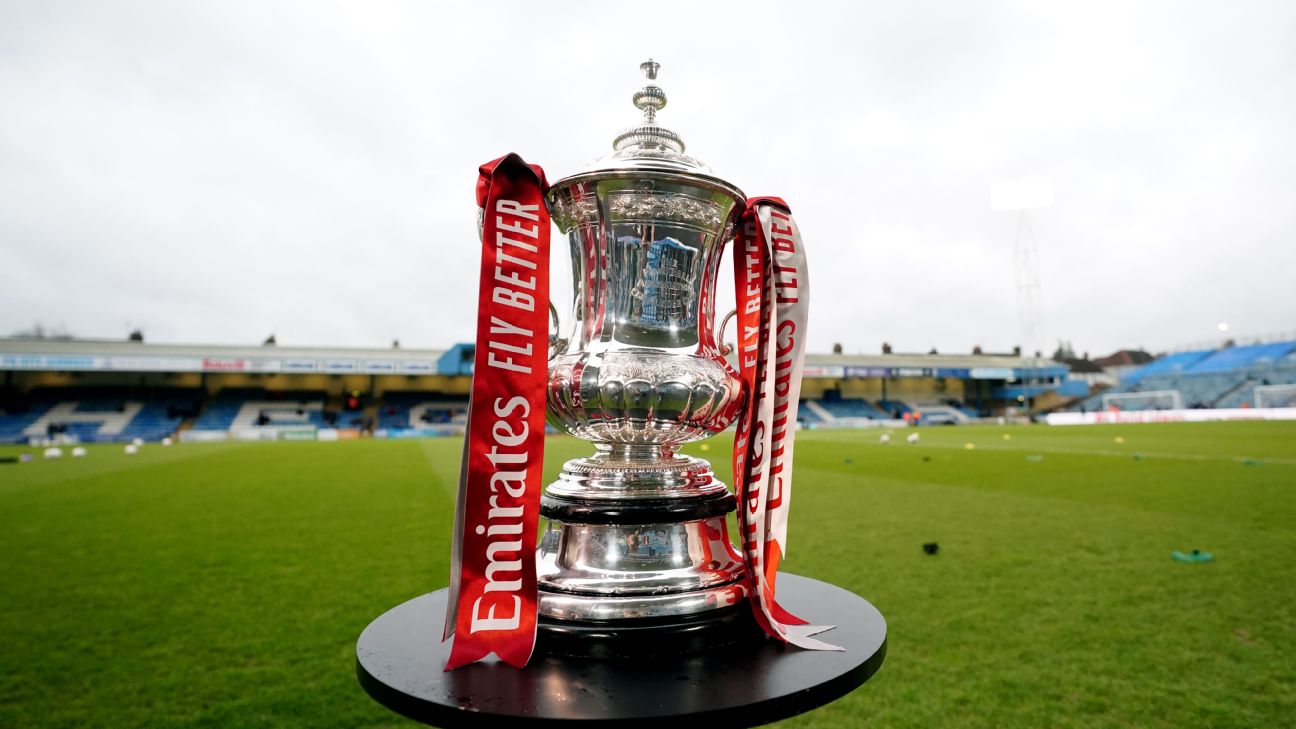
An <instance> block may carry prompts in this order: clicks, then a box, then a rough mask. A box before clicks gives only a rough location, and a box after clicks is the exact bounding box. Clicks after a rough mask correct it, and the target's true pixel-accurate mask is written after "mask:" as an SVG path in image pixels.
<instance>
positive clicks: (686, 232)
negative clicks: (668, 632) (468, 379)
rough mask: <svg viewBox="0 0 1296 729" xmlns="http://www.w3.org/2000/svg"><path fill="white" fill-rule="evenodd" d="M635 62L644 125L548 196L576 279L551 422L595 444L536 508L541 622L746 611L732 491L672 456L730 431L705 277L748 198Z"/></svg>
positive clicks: (570, 625) (683, 618) (686, 620)
mask: <svg viewBox="0 0 1296 729" xmlns="http://www.w3.org/2000/svg"><path fill="white" fill-rule="evenodd" d="M640 68H641V69H642V70H643V71H644V73H645V75H646V76H647V77H648V84H647V85H646V86H644V87H643V88H642V89H640V90H639V91H638V92H637V93H636V94H635V95H634V104H635V106H636V107H638V108H639V109H640V110H642V111H643V114H644V118H643V121H642V122H641V123H640V124H638V125H637V126H634V127H632V128H630V129H628V130H626V131H624V132H622V133H621V134H620V135H618V136H617V137H616V139H615V141H614V142H613V145H612V148H613V151H612V153H611V154H609V155H607V156H606V157H603V158H602V159H600V160H598V161H596V162H595V163H593V164H592V165H591V166H590V167H589V168H587V169H585V170H583V171H581V172H578V173H576V174H574V175H571V176H569V177H566V178H564V179H562V180H559V181H557V182H556V183H554V184H553V186H552V188H551V191H550V193H549V203H550V208H551V211H552V215H553V220H554V222H555V223H556V224H557V225H558V227H559V229H560V230H561V231H562V232H563V233H564V234H565V235H566V236H567V238H568V240H569V242H570V244H571V255H572V273H573V281H574V283H575V292H574V295H573V297H572V300H571V316H570V319H569V322H570V326H569V327H567V330H566V331H565V332H563V336H562V337H561V338H559V339H556V341H555V351H554V352H553V355H552V357H551V359H550V362H549V386H548V415H549V421H550V423H551V424H553V425H554V426H555V427H557V428H558V429H560V430H562V431H563V432H566V433H570V434H571V435H574V436H577V437H579V438H583V439H585V440H589V441H592V442H593V443H594V448H595V451H596V452H595V453H594V454H593V455H592V456H588V457H585V458H577V459H575V460H572V461H569V462H567V463H566V464H565V465H564V467H563V470H562V473H561V475H560V476H559V479H558V480H557V481H556V482H554V483H553V484H550V485H549V487H548V488H547V490H546V492H545V495H544V498H543V501H542V505H541V514H542V515H543V516H545V517H546V518H548V519H549V525H548V527H547V531H546V533H545V535H544V537H543V538H542V540H541V543H540V554H539V559H538V563H539V564H538V572H539V589H540V599H539V612H540V616H541V620H542V629H545V630H547V631H549V632H551V633H552V632H564V631H581V630H588V629H599V628H620V627H634V626H639V625H654V626H684V627H686V628H687V627H690V626H698V625H702V624H705V623H707V622H709V621H710V619H711V618H716V617H722V616H731V615H736V614H738V612H739V611H748V609H747V608H746V606H745V605H743V604H742V602H743V599H744V589H743V587H742V571H743V567H742V558H741V556H740V555H739V554H738V553H737V552H736V551H735V550H734V549H733V547H732V546H731V545H730V543H729V537H728V533H727V528H726V524H725V515H726V514H727V513H729V512H731V511H733V510H734V508H735V500H734V497H733V496H732V495H731V494H730V493H729V491H728V490H727V489H726V487H725V485H724V484H722V483H721V482H720V481H718V480H717V479H716V478H715V476H714V474H713V473H712V472H711V467H710V464H708V463H707V462H706V461H704V460H702V459H699V458H691V457H687V456H682V455H680V454H679V453H678V452H677V449H678V448H679V446H680V445H682V444H684V443H689V442H693V441H698V440H702V439H704V438H707V437H709V436H711V435H713V434H715V433H718V432H720V431H722V430H724V429H725V428H726V427H728V426H729V425H730V423H732V422H733V421H734V419H735V417H736V416H737V410H738V408H739V406H740V404H741V400H742V397H743V394H742V389H741V385H740V383H739V380H738V378H737V375H736V373H735V372H734V370H733V369H732V368H731V367H730V366H729V365H728V364H727V363H726V362H725V360H724V354H723V352H722V351H721V348H720V346H719V344H718V341H719V339H720V333H718V332H717V331H716V328H715V323H716V317H715V288H716V281H717V273H718V269H719V266H720V259H721V254H722V253H723V249H724V244H725V242H726V241H727V240H728V239H729V238H730V237H731V234H732V230H733V226H734V224H735V220H736V217H737V215H738V214H739V212H741V208H742V205H743V203H744V201H745V197H744V195H743V193H742V192H741V191H740V190H739V189H738V188H737V187H735V186H734V185H732V184H730V183H728V182H726V181H724V180H723V179H721V178H719V177H717V176H716V175H715V174H714V173H712V172H711V170H710V169H709V168H707V167H706V166H704V165H703V164H701V163H700V162H698V161H697V160H695V159H693V158H692V157H689V156H687V155H685V154H684V142H683V140H682V139H681V138H680V136H679V135H678V134H676V133H675V132H672V131H671V130H669V129H666V128H665V127H663V126H660V125H659V124H658V123H657V119H656V116H657V112H658V111H659V110H661V109H662V107H664V106H665V105H666V95H665V94H664V93H663V92H662V90H661V89H660V88H659V87H658V86H656V85H655V84H654V83H653V81H654V80H655V79H656V77H657V71H658V68H659V66H658V64H656V63H654V62H652V61H648V62H647V63H644V64H642V65H641V66H640ZM559 308H562V307H561V306H560V307H559ZM748 612H749V611H748Z"/></svg>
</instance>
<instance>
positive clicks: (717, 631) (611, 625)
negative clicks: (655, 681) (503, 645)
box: [536, 600, 764, 659]
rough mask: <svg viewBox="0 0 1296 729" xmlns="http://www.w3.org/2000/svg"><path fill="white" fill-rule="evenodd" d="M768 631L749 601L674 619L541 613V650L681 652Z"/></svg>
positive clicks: (584, 654)
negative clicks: (572, 617) (591, 617)
mask: <svg viewBox="0 0 1296 729" xmlns="http://www.w3.org/2000/svg"><path fill="white" fill-rule="evenodd" d="M763 635H764V633H763V632H762V631H761V629H760V626H759V625H757V624H756V618H755V617H753V616H752V611H751V605H749V604H748V603H747V602H746V601H745V600H744V601H743V602H741V603H739V604H737V605H730V606H727V607H723V608H719V609H716V610H711V611H709V612H707V613H701V614H694V615H686V616H682V617H670V618H656V619H652V618H634V619H625V620H588V621H567V620H554V619H552V618H547V617H545V616H543V615H542V616H540V622H539V630H538V631H537V634H536V652H537V653H544V654H551V655H564V656H572V657H580V658H602V659H615V658H636V657H647V656H654V655H672V656H679V655H686V654H689V653H700V652H705V651H709V650H713V649H716V648H720V647H723V646H726V645H730V644H733V643H739V642H742V641H751V640H759V639H761V638H762V637H763Z"/></svg>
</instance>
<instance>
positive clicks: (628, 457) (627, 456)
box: [594, 443, 675, 463]
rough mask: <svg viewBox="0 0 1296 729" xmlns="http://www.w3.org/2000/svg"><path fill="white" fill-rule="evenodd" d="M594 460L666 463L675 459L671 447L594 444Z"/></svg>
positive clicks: (652, 444) (636, 444)
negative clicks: (596, 453)
mask: <svg viewBox="0 0 1296 729" xmlns="http://www.w3.org/2000/svg"><path fill="white" fill-rule="evenodd" d="M594 448H595V450H597V451H598V455H596V456H595V457H596V458H600V459H603V460H606V461H608V462H616V461H620V462H627V463H628V462H634V461H656V462H661V461H668V460H670V459H672V458H674V457H675V449H674V448H673V447H672V446H666V445H659V444H655V443H595V444H594Z"/></svg>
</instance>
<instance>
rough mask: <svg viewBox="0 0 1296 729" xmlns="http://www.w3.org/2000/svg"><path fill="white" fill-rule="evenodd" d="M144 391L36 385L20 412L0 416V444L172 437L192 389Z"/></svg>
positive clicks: (191, 401)
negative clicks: (60, 438)
mask: <svg viewBox="0 0 1296 729" xmlns="http://www.w3.org/2000/svg"><path fill="white" fill-rule="evenodd" d="M151 395H152V397H151V398H150V399H148V400H147V401H146V400H145V398H148V397H149V394H140V393H131V392H130V391H129V390H126V391H122V390H111V389H102V388H98V389H96V388H80V389H78V388H67V389H65V390H59V389H37V390H34V391H33V392H32V393H31V394H30V395H29V397H28V399H27V401H26V409H25V410H24V411H22V412H9V413H6V414H4V415H0V442H5V443H21V442H27V441H29V440H31V439H33V438H35V439H41V438H47V437H54V436H59V435H61V436H65V437H67V438H70V439H75V440H78V441H80V442H83V443H110V442H127V441H131V440H134V439H135V438H142V439H144V440H160V439H162V438H164V437H166V436H169V435H173V434H174V433H175V432H176V430H177V429H178V428H179V426H180V423H181V422H182V420H183V416H184V414H185V413H186V412H190V411H192V410H194V409H196V407H197V405H196V403H197V401H198V399H199V398H200V395H199V394H198V393H196V392H194V391H187V390H180V391H176V392H168V391H162V392H157V393H152V394H151Z"/></svg>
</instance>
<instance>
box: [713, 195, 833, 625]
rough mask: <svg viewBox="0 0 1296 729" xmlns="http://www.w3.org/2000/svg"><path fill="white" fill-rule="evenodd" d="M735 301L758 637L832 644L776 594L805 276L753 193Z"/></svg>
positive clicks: (746, 547)
mask: <svg viewBox="0 0 1296 729" xmlns="http://www.w3.org/2000/svg"><path fill="white" fill-rule="evenodd" d="M733 259H734V282H735V290H736V293H737V298H738V373H739V378H740V379H741V380H742V382H743V387H744V390H745V391H746V392H747V393H748V397H747V400H746V404H745V406H744V407H743V409H742V411H741V412H740V414H739V416H738V427H737V432H736V434H735V436H734V452H733V467H734V468H733V471H734V493H735V494H736V495H737V496H738V527H739V529H738V531H739V534H740V536H741V540H742V552H743V560H744V563H745V566H746V570H747V583H748V586H749V593H750V595H751V601H752V611H753V613H754V614H755V616H756V622H757V623H759V624H760V626H761V628H763V629H764V630H765V632H766V633H767V634H769V635H770V636H773V637H775V638H777V639H779V640H782V641H785V642H788V643H792V644H793V645H797V646H800V647H802V648H812V649H816V650H841V649H840V648H838V647H837V646H833V645H829V644H827V643H824V642H822V641H819V640H816V639H814V638H812V637H810V636H812V635H814V634H815V633H818V632H821V631H823V630H827V629H828V628H829V627H830V626H822V625H819V626H815V625H808V624H807V623H806V621H805V620H802V619H801V618H798V617H797V616H795V615H793V614H792V613H790V612H788V611H787V610H786V609H785V608H784V607H783V606H781V605H780V604H779V603H778V600H777V599H776V596H775V577H776V576H777V574H778V568H779V562H780V561H781V560H782V557H783V553H784V551H785V545H786V543H787V518H788V507H789V505H790V503H791V498H792V446H793V442H794V440H795V437H796V414H797V404H798V401H799V399H800V391H801V366H802V363H803V361H804V358H805V326H806V318H807V311H808V308H809V280H808V277H807V271H806V258H805V250H804V247H803V246H802V244H801V235H800V232H799V231H798V230H797V227H796V223H795V222H793V220H792V213H791V211H790V210H789V209H788V206H787V203H785V202H783V201H782V200H780V199H779V198H773V197H771V198H752V199H751V200H748V202H747V208H746V209H745V210H744V211H743V214H742V217H741V218H740V219H739V223H738V232H737V235H736V237H735V245H734V253H733Z"/></svg>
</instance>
